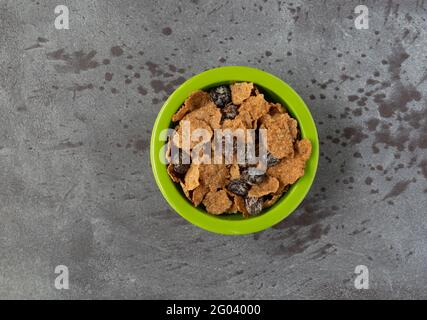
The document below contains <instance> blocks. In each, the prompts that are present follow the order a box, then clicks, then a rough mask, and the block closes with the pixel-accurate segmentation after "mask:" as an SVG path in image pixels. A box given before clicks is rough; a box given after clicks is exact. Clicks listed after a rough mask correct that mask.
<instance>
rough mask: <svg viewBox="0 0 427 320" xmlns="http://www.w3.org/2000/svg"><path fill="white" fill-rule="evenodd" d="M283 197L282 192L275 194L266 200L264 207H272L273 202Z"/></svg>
mask: <svg viewBox="0 0 427 320" xmlns="http://www.w3.org/2000/svg"><path fill="white" fill-rule="evenodd" d="M281 197H282V194H281V193H280V194H275V195H273V196H272V197H271V198H270V199H267V200H265V201H264V206H263V207H264V208H268V207H271V206H272V205H273V204H275V203H276V202H277V200H279V199H280V198H281Z"/></svg>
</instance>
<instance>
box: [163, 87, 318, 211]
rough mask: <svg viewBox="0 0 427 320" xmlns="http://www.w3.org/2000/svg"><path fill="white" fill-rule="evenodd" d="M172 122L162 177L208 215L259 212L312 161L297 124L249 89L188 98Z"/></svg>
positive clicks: (223, 89) (195, 94) (278, 106)
mask: <svg viewBox="0 0 427 320" xmlns="http://www.w3.org/2000/svg"><path fill="white" fill-rule="evenodd" d="M172 121H173V123H174V128H173V129H174V130H173V133H172V134H171V135H170V136H169V141H168V148H167V159H169V163H168V167H167V171H168V174H169V176H170V177H171V179H172V180H173V181H174V182H175V183H177V184H179V185H180V187H181V188H182V190H183V193H184V194H185V196H186V197H187V199H188V200H189V201H190V202H191V203H192V204H193V205H194V206H203V207H204V208H205V210H206V211H207V212H209V213H211V214H213V215H221V214H242V215H243V216H244V217H249V216H253V215H258V214H260V213H262V211H263V210H264V209H266V208H268V207H270V206H272V205H273V204H274V203H275V202H276V201H277V200H279V199H280V197H282V196H283V194H285V193H286V192H287V190H288V189H289V187H290V186H291V185H292V184H294V183H295V182H296V181H297V180H298V179H299V178H300V177H302V176H303V175H304V170H305V164H306V161H307V160H308V159H309V158H310V155H311V142H310V141H309V140H308V139H301V138H300V132H299V129H298V123H297V120H296V119H294V118H292V116H291V115H290V114H289V113H288V112H287V110H286V109H285V108H284V107H283V106H282V105H281V104H279V103H273V102H270V101H268V100H266V98H265V97H264V94H263V93H261V92H260V90H259V89H258V88H257V87H256V86H255V85H254V84H253V83H248V82H240V83H234V84H231V85H220V86H217V87H215V88H212V89H210V90H209V91H202V90H199V91H196V92H193V93H192V94H191V95H190V96H189V97H188V98H187V99H186V100H185V102H184V104H183V105H182V106H181V108H180V109H179V110H178V111H177V112H176V113H175V114H174V115H173V117H172Z"/></svg>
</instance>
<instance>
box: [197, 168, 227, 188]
mask: <svg viewBox="0 0 427 320" xmlns="http://www.w3.org/2000/svg"><path fill="white" fill-rule="evenodd" d="M199 170H200V182H201V183H202V184H203V185H205V186H207V188H208V189H209V190H210V191H216V190H217V189H219V188H224V187H225V185H226V183H227V180H228V178H229V174H230V173H229V170H228V169H227V166H226V165H224V164H201V165H200V167H199Z"/></svg>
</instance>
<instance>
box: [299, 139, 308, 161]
mask: <svg viewBox="0 0 427 320" xmlns="http://www.w3.org/2000/svg"><path fill="white" fill-rule="evenodd" d="M296 148H297V153H298V156H299V157H300V158H301V159H302V160H304V161H307V160H308V159H309V158H310V155H311V142H310V140H308V139H302V140H301V141H298V142H297V143H296Z"/></svg>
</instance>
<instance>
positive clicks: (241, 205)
mask: <svg viewBox="0 0 427 320" xmlns="http://www.w3.org/2000/svg"><path fill="white" fill-rule="evenodd" d="M234 204H235V205H236V207H237V210H239V211H240V212H241V213H242V214H243V216H244V217H245V218H248V217H249V213H248V210H247V209H246V205H245V199H243V198H242V197H241V196H237V195H235V196H234Z"/></svg>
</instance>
